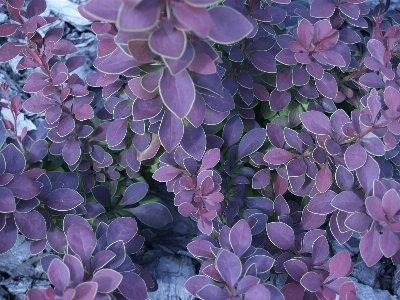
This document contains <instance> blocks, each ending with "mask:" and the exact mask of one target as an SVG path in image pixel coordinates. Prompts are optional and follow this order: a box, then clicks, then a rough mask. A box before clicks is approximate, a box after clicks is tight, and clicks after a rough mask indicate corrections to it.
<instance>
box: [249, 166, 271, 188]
mask: <svg viewBox="0 0 400 300" xmlns="http://www.w3.org/2000/svg"><path fill="white" fill-rule="evenodd" d="M270 180H271V172H270V170H269V169H268V168H266V169H261V170H260V171H258V172H257V173H256V174H254V176H253V179H252V187H253V189H263V188H265V187H266V186H267V185H268V184H269V182H270Z"/></svg>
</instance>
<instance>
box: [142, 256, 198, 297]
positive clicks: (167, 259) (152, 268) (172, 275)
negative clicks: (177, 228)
mask: <svg viewBox="0 0 400 300" xmlns="http://www.w3.org/2000/svg"><path fill="white" fill-rule="evenodd" d="M144 267H145V269H146V270H147V271H148V272H149V273H150V274H151V275H153V276H154V277H155V278H157V282H158V289H157V291H155V292H152V293H149V299H150V300H159V299H170V300H192V299H194V297H193V296H192V295H191V294H190V293H189V292H188V291H187V290H186V289H185V282H186V281H187V280H188V279H189V278H190V277H191V276H194V275H196V270H195V268H194V263H193V260H192V259H190V258H189V257H186V256H177V255H171V256H163V257H160V258H159V259H157V260H155V261H153V262H152V263H151V264H150V265H148V266H144Z"/></svg>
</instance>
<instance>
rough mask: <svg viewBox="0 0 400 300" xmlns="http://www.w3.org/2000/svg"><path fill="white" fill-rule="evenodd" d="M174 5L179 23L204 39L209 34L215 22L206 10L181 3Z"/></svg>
mask: <svg viewBox="0 0 400 300" xmlns="http://www.w3.org/2000/svg"><path fill="white" fill-rule="evenodd" d="M189 3H190V2H189ZM173 5H174V15H175V17H176V18H177V19H178V21H179V22H181V23H182V24H183V25H185V26H186V27H188V28H190V29H191V30H193V32H195V33H196V34H198V35H199V36H201V37H203V38H205V37H206V36H207V35H208V34H209V32H210V30H211V28H212V26H213V20H212V18H211V16H210V14H209V12H208V10H207V9H206V8H204V7H194V6H191V5H188V4H186V3H181V2H176V3H174V4H173Z"/></svg>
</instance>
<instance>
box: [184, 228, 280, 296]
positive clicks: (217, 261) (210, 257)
mask: <svg viewBox="0 0 400 300" xmlns="http://www.w3.org/2000/svg"><path fill="white" fill-rule="evenodd" d="M251 244H252V234H251V230H250V226H249V224H248V223H247V222H246V221H245V220H240V221H238V222H237V223H236V224H235V225H234V226H233V227H232V229H230V228H229V227H227V226H223V227H222V229H221V230H220V232H219V236H218V240H216V239H214V238H212V237H210V236H206V235H202V236H199V237H197V238H195V239H194V241H193V242H191V243H189V244H188V246H187V247H188V250H189V251H190V252H191V253H192V254H193V255H194V256H196V257H198V258H200V259H201V260H203V261H204V262H203V263H202V265H201V267H200V273H199V275H196V276H193V277H191V278H189V280H188V281H187V282H186V284H185V287H186V289H187V290H188V291H189V292H190V293H191V294H192V295H193V296H196V297H199V298H200V299H248V300H250V299H282V300H283V299H284V297H283V295H282V293H281V292H280V291H279V290H278V289H277V288H276V287H274V286H272V285H269V284H266V283H265V281H266V280H267V279H268V277H269V270H270V269H271V268H272V267H273V265H274V263H275V260H274V258H273V257H272V256H271V255H270V254H269V253H268V252H267V251H266V250H264V249H261V248H255V247H253V246H252V245H251Z"/></svg>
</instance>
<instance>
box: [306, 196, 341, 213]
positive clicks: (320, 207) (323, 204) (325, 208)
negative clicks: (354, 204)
mask: <svg viewBox="0 0 400 300" xmlns="http://www.w3.org/2000/svg"><path fill="white" fill-rule="evenodd" d="M335 196H336V193H335V192H333V191H326V192H325V193H322V194H317V195H315V196H314V197H312V198H311V201H310V202H309V203H308V205H307V209H308V210H309V211H310V212H313V213H316V214H321V215H327V214H330V213H332V212H334V210H335V208H334V207H333V206H332V205H331V202H332V199H333V198H334V197H335Z"/></svg>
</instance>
